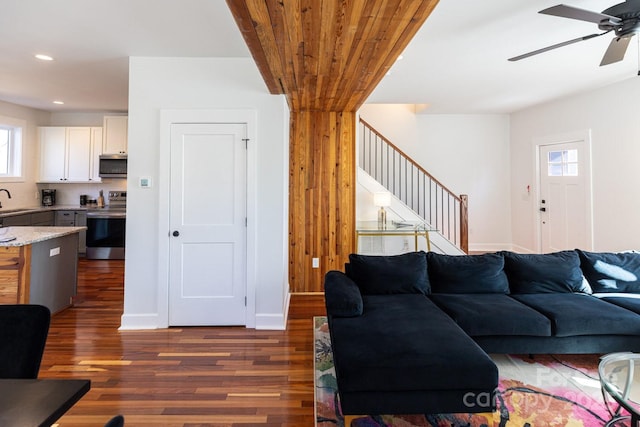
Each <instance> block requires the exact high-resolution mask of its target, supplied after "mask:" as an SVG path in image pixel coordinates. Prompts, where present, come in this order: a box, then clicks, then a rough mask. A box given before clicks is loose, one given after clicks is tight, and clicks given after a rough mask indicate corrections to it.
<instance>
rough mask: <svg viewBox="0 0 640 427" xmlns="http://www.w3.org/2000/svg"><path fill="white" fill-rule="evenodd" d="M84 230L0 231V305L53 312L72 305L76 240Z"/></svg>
mask: <svg viewBox="0 0 640 427" xmlns="http://www.w3.org/2000/svg"><path fill="white" fill-rule="evenodd" d="M85 229H86V227H6V228H0V304H41V305H44V306H46V307H48V308H49V310H51V313H56V312H58V311H61V310H63V309H65V308H67V307H69V306H70V305H71V304H72V303H73V297H74V296H75V295H76V287H77V278H78V237H79V234H78V233H80V232H81V231H83V230H85Z"/></svg>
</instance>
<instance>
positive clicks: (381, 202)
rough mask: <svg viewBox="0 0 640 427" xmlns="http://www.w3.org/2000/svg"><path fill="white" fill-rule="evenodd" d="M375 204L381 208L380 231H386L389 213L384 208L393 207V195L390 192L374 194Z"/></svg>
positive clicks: (379, 213) (379, 214)
mask: <svg viewBox="0 0 640 427" xmlns="http://www.w3.org/2000/svg"><path fill="white" fill-rule="evenodd" d="M373 204H374V205H375V206H379V207H380V210H378V229H380V230H384V229H386V228H387V211H385V210H384V208H385V206H391V193H389V192H388V191H380V192H377V193H373Z"/></svg>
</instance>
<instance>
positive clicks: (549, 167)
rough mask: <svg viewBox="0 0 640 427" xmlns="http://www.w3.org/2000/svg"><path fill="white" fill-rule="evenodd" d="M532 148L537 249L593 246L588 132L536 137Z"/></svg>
mask: <svg viewBox="0 0 640 427" xmlns="http://www.w3.org/2000/svg"><path fill="white" fill-rule="evenodd" d="M536 151H537V164H538V167H537V175H538V186H537V188H538V195H537V196H538V200H537V206H536V209H537V213H538V214H537V215H536V220H537V229H538V230H539V233H538V236H539V248H540V252H542V253H550V252H557V251H561V250H569V249H576V248H579V249H585V250H593V227H592V224H593V208H592V196H591V135H590V132H588V131H586V132H576V133H574V134H567V135H556V136H552V137H549V138H545V139H543V140H537V141H536Z"/></svg>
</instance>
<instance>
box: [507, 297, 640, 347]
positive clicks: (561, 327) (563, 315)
mask: <svg viewBox="0 0 640 427" xmlns="http://www.w3.org/2000/svg"><path fill="white" fill-rule="evenodd" d="M513 298H515V299H517V300H518V301H520V302H522V303H524V304H526V305H528V306H529V307H532V308H533V309H535V310H537V311H539V312H540V313H542V314H544V315H545V316H547V317H548V318H549V319H550V320H551V332H552V334H553V335H555V336H558V337H568V336H574V335H640V316H638V315H637V314H635V313H633V312H631V311H629V310H626V309H624V308H622V307H618V306H616V305H613V304H609V303H607V302H605V301H601V300H600V299H598V298H595V297H593V296H591V295H587V294H579V293H574V294H528V295H513Z"/></svg>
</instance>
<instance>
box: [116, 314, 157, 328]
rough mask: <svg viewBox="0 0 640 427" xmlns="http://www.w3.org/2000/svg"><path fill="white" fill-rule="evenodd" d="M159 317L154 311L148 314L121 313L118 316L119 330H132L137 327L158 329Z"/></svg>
mask: <svg viewBox="0 0 640 427" xmlns="http://www.w3.org/2000/svg"><path fill="white" fill-rule="evenodd" d="M158 328H159V318H158V315H157V314H156V313H149V314H123V315H122V317H121V318H120V328H119V330H121V331H134V330H139V329H158Z"/></svg>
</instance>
